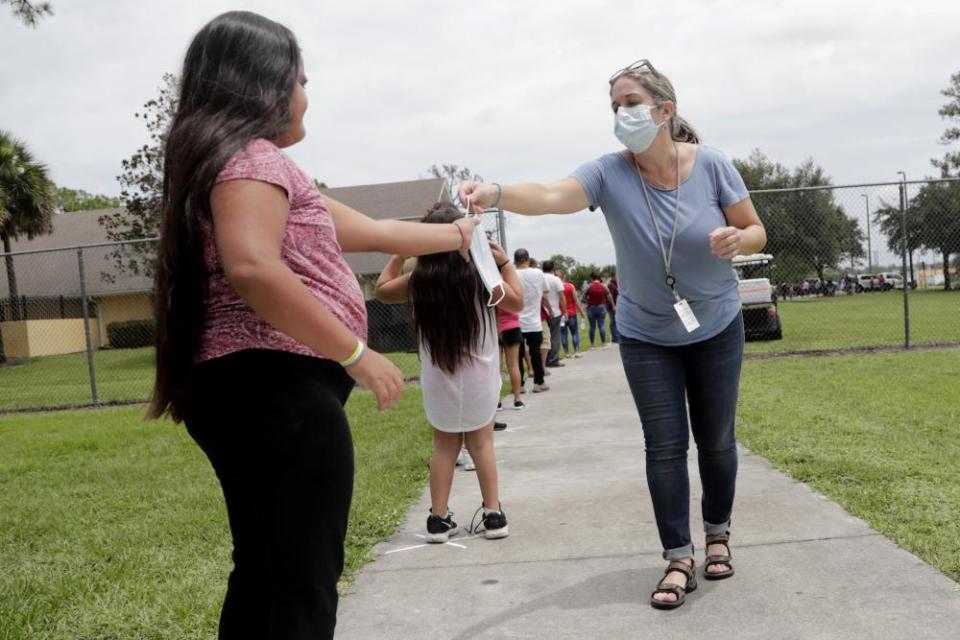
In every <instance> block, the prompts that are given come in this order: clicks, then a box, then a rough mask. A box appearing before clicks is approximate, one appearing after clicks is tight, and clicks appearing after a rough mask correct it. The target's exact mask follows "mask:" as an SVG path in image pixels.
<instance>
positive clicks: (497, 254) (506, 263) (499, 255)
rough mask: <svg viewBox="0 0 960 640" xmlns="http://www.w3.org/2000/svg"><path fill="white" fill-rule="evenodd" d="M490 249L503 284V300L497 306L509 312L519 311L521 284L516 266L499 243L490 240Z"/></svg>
mask: <svg viewBox="0 0 960 640" xmlns="http://www.w3.org/2000/svg"><path fill="white" fill-rule="evenodd" d="M490 250H491V251H493V259H494V260H496V262H497V267H498V268H499V269H500V276H501V277H502V278H503V284H504V287H503V293H504V296H503V300H501V301H500V304H498V305H497V306H498V307H500V308H502V309H503V310H504V311H509V312H510V313H520V312H521V311H523V285H522V284H520V276H519V275H517V268H516V267H515V266H513V262H511V261H510V258H509V257H507V253H506V251H504V250H503V248H502V247H501V246H500V245H498V244H496V243H495V242H491V243H490Z"/></svg>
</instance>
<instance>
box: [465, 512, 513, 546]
mask: <svg viewBox="0 0 960 640" xmlns="http://www.w3.org/2000/svg"><path fill="white" fill-rule="evenodd" d="M477 516H479V521H478V518H477ZM470 533H471V534H481V533H482V534H483V537H484V538H486V539H487V540H498V539H500V538H506V537H507V536H508V535H510V529H509V527H507V514H505V513H504V512H503V506H502V505H501V506H500V511H488V512H486V513H484V511H483V505H480V508H479V509H477V512H476V513H475V514H473V518H472V520H471V521H470Z"/></svg>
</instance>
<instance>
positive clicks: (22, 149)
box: [0, 131, 56, 362]
mask: <svg viewBox="0 0 960 640" xmlns="http://www.w3.org/2000/svg"><path fill="white" fill-rule="evenodd" d="M54 189H55V187H54V184H53V182H51V180H50V178H49V177H48V176H47V168H46V167H45V166H44V165H43V164H41V163H39V162H37V161H36V160H34V159H33V156H32V155H31V153H30V152H29V151H28V150H27V147H26V145H24V144H23V143H22V142H21V141H19V140H17V139H16V138H14V137H13V136H12V135H10V133H8V132H6V131H0V240H2V243H3V252H4V253H7V254H9V253H10V251H11V246H10V240H11V239H13V240H16V239H17V238H19V237H20V236H22V235H25V236H27V238H33V237H34V236H37V235H40V234H44V233H50V231H52V229H53V222H52V218H53V214H54V211H55V203H56V196H55V192H54ZM4 261H5V263H6V269H7V288H8V291H9V294H10V298H11V300H15V299H16V298H17V297H18V295H19V291H18V289H17V272H16V269H15V265H14V259H13V256H10V255H8V256H6V257H5V260H4ZM12 315H13V319H14V320H17V319H19V308H18V307H17V305H16V304H14V305H13V314H12ZM5 361H6V356H5V354H4V353H3V336H0V362H5Z"/></svg>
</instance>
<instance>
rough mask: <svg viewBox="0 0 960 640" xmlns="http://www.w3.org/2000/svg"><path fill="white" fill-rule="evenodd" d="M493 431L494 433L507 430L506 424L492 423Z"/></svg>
mask: <svg viewBox="0 0 960 640" xmlns="http://www.w3.org/2000/svg"><path fill="white" fill-rule="evenodd" d="M493 430H494V431H506V430H507V423H506V422H494V423H493Z"/></svg>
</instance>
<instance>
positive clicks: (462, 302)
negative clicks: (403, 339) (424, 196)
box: [410, 202, 494, 373]
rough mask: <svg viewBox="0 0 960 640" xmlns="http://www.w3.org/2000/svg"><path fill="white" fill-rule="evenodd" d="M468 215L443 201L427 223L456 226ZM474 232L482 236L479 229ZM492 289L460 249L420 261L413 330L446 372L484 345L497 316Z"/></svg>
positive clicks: (413, 290)
mask: <svg viewBox="0 0 960 640" xmlns="http://www.w3.org/2000/svg"><path fill="white" fill-rule="evenodd" d="M462 217H463V214H462V213H460V211H459V210H458V209H457V208H456V207H455V206H453V205H452V204H450V203H446V202H440V203H437V204H435V205H433V208H432V209H430V211H429V212H428V213H427V215H426V217H424V219H423V222H426V223H436V224H441V223H447V224H449V223H451V222H453V221H454V220H456V219H457V218H462ZM474 233H482V230H480V229H477V230H476V231H474ZM486 293H487V291H486V289H485V288H484V286H483V281H482V280H481V279H480V274H479V273H477V270H476V269H475V268H474V266H473V263H472V262H471V263H468V262H465V261H464V259H463V257H462V256H461V255H460V253H459V252H457V251H448V252H446V253H435V254H432V255H428V256H420V257H419V258H417V266H416V267H415V268H414V270H413V273H411V274H410V297H411V306H412V307H413V327H414V331H415V332H416V334H417V338H418V339H419V340H420V343H421V344H423V345H425V346H426V347H427V351H429V353H430V359H431V360H432V361H433V364H435V365H436V366H437V367H438V368H440V370H442V371H445V372H447V373H455V372H456V371H457V369H458V368H459V367H460V365H461V364H463V363H464V362H465V361H467V360H468V359H470V357H471V355H472V354H473V350H474V348H475V347H476V346H477V345H478V344H481V339H482V338H483V336H484V335H485V332H486V329H487V327H488V324H487V323H488V322H494V319H493V314H492V313H491V312H490V311H488V310H487V309H486V297H487V296H486Z"/></svg>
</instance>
